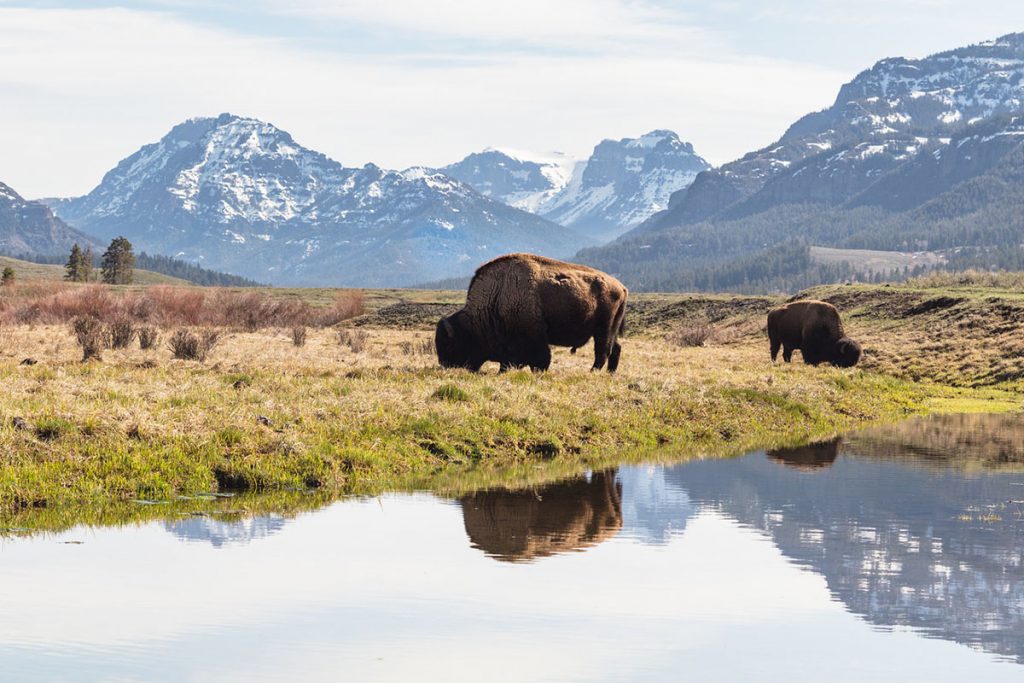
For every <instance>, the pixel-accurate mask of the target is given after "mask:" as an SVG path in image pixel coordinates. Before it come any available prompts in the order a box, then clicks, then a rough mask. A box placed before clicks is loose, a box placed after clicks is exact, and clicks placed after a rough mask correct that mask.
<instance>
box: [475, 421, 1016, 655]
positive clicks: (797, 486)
mask: <svg viewBox="0 0 1024 683" xmlns="http://www.w3.org/2000/svg"><path fill="white" fill-rule="evenodd" d="M1022 463H1024V425H1022V421H1021V419H1020V418H1019V417H1018V416H1016V415H1004V416H992V415H943V416H936V417H932V418H927V419H919V420H912V421H909V422H906V423H903V424H901V425H897V426H891V427H884V428H879V429H875V430H872V431H868V432H864V433H861V434H857V435H854V436H852V437H850V438H847V439H834V440H831V441H827V442H822V443H818V444H811V445H807V446H801V447H796V448H788V449H777V450H771V451H768V452H767V453H766V454H765V456H761V455H759V454H754V455H750V456H747V457H744V458H738V459H732V460H703V461H696V462H690V463H686V464H682V465H677V466H674V467H668V468H664V469H663V470H660V472H659V474H660V476H658V477H656V478H655V479H653V481H656V482H657V483H658V484H659V487H658V488H657V489H656V493H653V494H652V490H651V487H650V484H651V482H652V478H651V477H650V476H649V474H650V470H648V476H646V477H645V476H640V475H638V468H624V469H623V471H622V472H621V473H620V474H619V479H620V482H619V484H618V486H616V485H615V484H614V483H613V474H614V473H613V472H601V473H595V474H594V475H593V476H592V477H591V478H590V479H589V480H587V479H584V478H577V479H572V480H569V481H565V482H560V483H556V484H552V485H549V486H541V487H536V488H533V489H530V490H529V491H508V490H500V491H485V492H479V493H475V494H472V495H469V496H466V497H464V498H462V500H461V501H460V502H461V504H462V509H463V518H464V521H465V525H466V532H467V534H468V536H469V539H470V542H471V543H472V544H473V545H474V546H475V547H477V548H480V549H482V550H484V551H485V552H487V553H488V554H490V555H492V556H494V557H496V558H498V559H502V560H512V561H523V560H534V559H537V558H540V557H544V556H548V555H552V554H554V553H557V552H564V551H567V550H582V549H585V548H588V547H591V546H593V545H595V544H597V543H601V542H602V541H605V540H607V539H609V538H611V537H612V536H614V535H615V534H616V533H618V532H619V530H620V528H622V527H623V519H624V516H623V514H622V504H623V503H622V502H621V500H624V501H625V505H626V507H627V509H629V510H634V511H636V510H640V509H643V510H644V514H643V515H640V514H635V515H633V516H632V517H630V515H626V516H625V528H626V531H627V535H628V536H629V537H631V538H637V539H642V540H644V541H646V542H655V543H656V542H659V541H661V542H664V539H665V537H666V533H665V530H666V529H673V528H674V529H675V531H676V532H678V531H680V530H681V529H683V528H685V525H686V521H687V519H688V518H689V517H690V516H692V515H693V514H694V513H695V512H696V511H697V510H699V509H700V508H708V507H710V508H713V509H715V510H716V511H718V512H721V513H724V514H726V515H728V516H729V517H732V518H734V519H736V520H737V521H739V522H741V523H743V524H744V525H747V526H750V527H753V528H756V529H759V530H761V531H763V532H765V533H767V534H768V535H769V536H770V537H771V538H772V540H773V541H774V542H775V544H776V545H777V546H778V547H779V549H780V550H781V551H782V552H783V553H784V554H785V555H786V556H787V557H788V558H790V559H791V560H793V561H795V562H797V563H799V564H801V565H804V566H806V567H810V568H812V569H813V570H815V571H817V572H819V573H820V574H822V575H823V576H824V577H825V579H826V581H827V582H828V586H829V589H830V591H831V592H832V594H833V595H834V596H835V597H836V598H838V599H839V600H841V601H842V602H843V604H844V605H846V607H847V608H848V609H849V610H850V611H852V612H854V613H856V614H859V615H861V616H862V617H864V618H865V619H867V620H868V621H869V622H871V623H873V624H876V625H879V626H910V627H913V628H916V629H921V630H923V631H924V632H926V633H927V634H928V635H932V636H936V637H941V638H946V639H949V640H953V641H955V642H958V643H964V644H968V645H972V646H975V647H981V648H983V649H985V650H987V651H989V652H993V653H996V654H999V655H1003V656H1008V657H1013V658H1015V659H1017V660H1018V661H1024V475H1022V474H1018V472H1024V466H1022ZM778 464H782V465H784V466H785V467H783V468H779V467H777V466H776V465H778ZM623 482H624V483H625V486H624V487H623ZM652 495H653V496H656V497H657V498H658V499H659V500H661V501H665V500H668V499H674V500H676V501H681V502H682V504H676V505H667V506H666V505H664V504H662V505H657V504H655V505H650V504H645V498H650V497H652Z"/></svg>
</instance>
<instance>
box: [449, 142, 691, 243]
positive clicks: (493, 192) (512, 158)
mask: <svg viewBox="0 0 1024 683" xmlns="http://www.w3.org/2000/svg"><path fill="white" fill-rule="evenodd" d="M710 168H711V165H710V164H709V163H708V162H707V161H705V160H704V159H703V158H702V157H700V156H699V155H697V154H696V152H694V150H693V145H691V144H690V143H688V142H683V141H681V140H680V139H679V136H678V135H676V134H675V133H673V132H672V131H670V130H655V131H652V132H650V133H647V134H646V135H642V136H640V137H639V138H625V139H622V140H603V141H602V142H601V143H599V144H598V145H597V146H596V147H594V151H593V153H592V154H591V155H590V157H589V158H588V159H586V160H585V161H580V162H576V161H574V160H573V159H571V158H570V157H566V156H565V155H562V154H559V153H557V152H556V153H552V154H550V155H544V156H537V155H530V154H529V153H523V152H515V151H509V150H499V149H487V150H484V151H483V152H478V153H476V154H471V155H469V156H468V157H466V158H465V159H463V160H462V161H459V162H457V163H455V164H451V165H449V166H445V167H444V168H442V169H440V170H441V171H442V172H443V173H445V174H446V175H449V176H451V177H452V178H456V179H457V180H461V181H462V182H465V183H467V184H468V185H471V186H472V187H473V188H474V189H476V190H477V191H479V192H481V193H482V194H485V195H487V196H488V197H492V198H494V199H497V200H499V201H501V202H504V203H506V204H509V205H511V206H515V207H518V208H522V209H525V210H527V211H531V212H533V213H536V214H538V215H540V216H543V217H544V218H547V219H548V220H550V221H553V222H555V223H558V224H560V225H564V226H567V227H569V228H572V229H573V230H576V231H577V232H579V233H582V234H584V235H588V236H590V237H592V238H594V239H596V240H598V241H608V240H610V239H613V238H615V237H618V236H619V235H621V234H622V233H624V232H627V231H629V230H630V229H632V228H634V227H636V226H637V225H639V224H640V223H642V222H643V221H644V220H646V219H647V218H649V217H650V216H651V215H653V214H655V213H657V212H658V211H661V210H663V209H665V208H667V207H668V200H669V197H670V196H671V195H672V193H674V192H676V191H678V190H681V189H683V188H685V187H687V186H688V185H689V184H690V183H692V182H693V180H694V178H696V177H697V174H698V173H700V172H702V171H706V170H708V169H710Z"/></svg>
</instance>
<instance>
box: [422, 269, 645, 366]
mask: <svg viewBox="0 0 1024 683" xmlns="http://www.w3.org/2000/svg"><path fill="white" fill-rule="evenodd" d="M627 295H628V291H627V290H626V288H625V287H624V286H623V285H622V283H621V282H619V281H618V280H616V279H615V278H613V277H612V276H610V275H607V274H605V273H602V272H601V271H599V270H594V269H593V268H588V267H587V266H580V265H576V264H574V263H565V262H564V261H556V260H554V259H549V258H544V257H543V256H534V255H533V254H508V255H506V256H500V257H498V258H496V259H494V260H493V261H489V262H487V263H485V264H484V265H482V266H480V268H478V269H477V271H476V274H475V275H473V279H472V281H470V283H469V291H468V293H467V294H466V305H465V306H464V307H463V308H462V309H461V310H460V311H457V312H455V313H453V314H452V315H450V316H448V317H446V318H442V319H441V321H440V322H438V323H437V332H436V333H435V335H434V342H435V346H436V348H437V359H438V361H440V363H441V365H442V366H443V367H446V368H468V369H470V370H473V371H474V372H475V371H477V370H479V369H480V366H482V365H483V364H484V363H486V362H487V361H497V362H498V363H500V364H501V369H502V371H504V370H507V369H509V368H516V367H524V366H528V367H530V368H531V369H533V370H547V369H548V366H550V365H551V348H550V345H551V344H554V345H555V346H571V347H572V348H573V351H575V350H576V348H577V347H580V346H583V345H584V344H586V343H587V342H588V341H590V339H591V338H593V339H594V369H595V370H600V369H601V368H602V367H604V365H605V363H606V362H607V364H608V371H609V372H615V369H616V368H617V367H618V365H619V354H620V353H621V350H622V349H621V346H620V345H619V340H618V337H619V334H621V333H622V329H623V325H624V321H625V317H626V297H627Z"/></svg>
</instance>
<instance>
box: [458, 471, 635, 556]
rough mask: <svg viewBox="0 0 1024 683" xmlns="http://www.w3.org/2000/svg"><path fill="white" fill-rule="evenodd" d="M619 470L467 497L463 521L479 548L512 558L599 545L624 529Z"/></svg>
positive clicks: (492, 553)
mask: <svg viewBox="0 0 1024 683" xmlns="http://www.w3.org/2000/svg"><path fill="white" fill-rule="evenodd" d="M621 496H622V488H621V485H620V484H618V483H616V481H615V470H609V471H607V472H595V473H594V474H593V475H592V476H591V478H590V481H587V480H586V479H585V478H583V477H579V478H577V479H572V480H570V481H568V482H561V483H558V484H552V485H550V486H542V487H540V488H539V489H531V490H526V491H506V490H494V491H479V492H477V493H473V494H470V495H468V496H465V497H464V498H462V500H461V501H460V502H461V503H462V520H463V523H464V524H465V525H466V534H468V535H469V540H470V543H472V544H473V547H475V548H479V549H480V550H483V551H484V552H485V553H487V554H488V555H491V556H492V557H494V558H496V559H499V560H504V561H506V562H523V561H529V560H532V559H534V558H537V557H547V556H548V555H554V554H556V553H561V552H566V551H571V550H579V549H582V548H586V547H589V546H593V545H597V544H598V543H601V542H602V541H605V540H607V539H609V538H611V537H612V536H614V535H615V534H617V533H618V531H619V529H621V528H622V502H621Z"/></svg>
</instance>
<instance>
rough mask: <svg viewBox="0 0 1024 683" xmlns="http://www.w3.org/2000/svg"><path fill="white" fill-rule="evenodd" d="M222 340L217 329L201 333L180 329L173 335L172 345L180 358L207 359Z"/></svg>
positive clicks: (175, 354)
mask: <svg viewBox="0 0 1024 683" xmlns="http://www.w3.org/2000/svg"><path fill="white" fill-rule="evenodd" d="M219 340H220V333H219V332H217V331H216V330H204V331H203V332H202V333H201V334H196V333H194V332H190V331H189V330H186V329H180V330H178V331H176V332H175V333H174V334H173V335H171V340H170V342H169V343H170V347H171V352H172V353H173V354H174V357H175V358H177V359H179V360H199V361H203V360H206V358H207V356H209V355H210V352H211V351H213V348H214V347H215V346H216V345H217V342H218V341H219Z"/></svg>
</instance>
